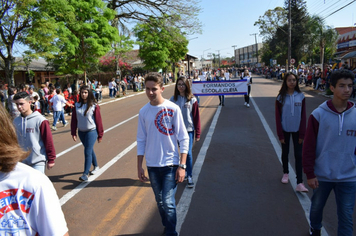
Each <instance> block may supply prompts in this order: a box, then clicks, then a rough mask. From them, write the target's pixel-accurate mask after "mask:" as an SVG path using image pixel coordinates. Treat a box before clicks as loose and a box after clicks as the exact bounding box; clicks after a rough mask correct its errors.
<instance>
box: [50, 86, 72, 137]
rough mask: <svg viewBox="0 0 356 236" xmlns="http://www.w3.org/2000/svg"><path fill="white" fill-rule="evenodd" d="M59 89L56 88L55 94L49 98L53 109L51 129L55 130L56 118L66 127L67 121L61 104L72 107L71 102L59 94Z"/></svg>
mask: <svg viewBox="0 0 356 236" xmlns="http://www.w3.org/2000/svg"><path fill="white" fill-rule="evenodd" d="M61 92H62V91H61V89H59V88H57V89H56V93H57V94H56V95H54V96H53V98H51V100H50V102H51V103H53V105H52V109H53V125H52V128H51V129H52V130H57V127H56V124H57V121H58V119H60V120H61V121H62V124H63V127H66V126H67V125H68V123H67V122H66V120H65V119H64V112H63V106H64V105H67V106H69V107H73V106H74V105H73V104H70V103H69V102H67V101H66V100H65V99H64V97H63V96H62V95H61Z"/></svg>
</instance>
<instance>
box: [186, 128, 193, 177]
mask: <svg viewBox="0 0 356 236" xmlns="http://www.w3.org/2000/svg"><path fill="white" fill-rule="evenodd" d="M188 136H189V149H188V154H187V162H186V164H187V176H192V170H193V154H192V148H193V142H194V131H190V132H188Z"/></svg>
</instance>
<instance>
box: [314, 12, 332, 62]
mask: <svg viewBox="0 0 356 236" xmlns="http://www.w3.org/2000/svg"><path fill="white" fill-rule="evenodd" d="M308 26H309V30H310V34H309V42H310V45H311V46H313V47H314V48H313V50H314V49H315V47H318V48H319V50H318V51H319V53H320V54H319V58H320V61H319V62H320V64H322V65H324V60H325V49H326V48H327V51H328V53H329V54H333V53H335V51H336V41H337V37H338V33H337V31H336V30H335V29H333V28H331V27H330V26H328V25H325V22H324V20H323V19H322V18H321V17H320V16H317V15H314V16H312V17H310V18H309V22H308ZM309 50H310V49H309ZM329 56H331V55H329Z"/></svg>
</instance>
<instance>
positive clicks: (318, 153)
mask: <svg viewBox="0 0 356 236" xmlns="http://www.w3.org/2000/svg"><path fill="white" fill-rule="evenodd" d="M353 79H354V75H353V74H352V73H351V72H350V71H347V70H343V69H342V70H338V71H334V72H333V73H332V75H331V78H330V89H331V91H332V92H333V93H334V96H333V98H332V100H329V101H326V102H324V103H323V104H321V105H320V106H319V107H318V108H317V109H315V110H314V111H313V112H312V114H311V115H310V117H309V120H308V127H307V130H306V135H305V144H304V147H303V167H304V172H305V174H306V175H307V178H308V185H309V186H310V187H311V188H312V189H314V191H313V197H312V199H311V208H310V215H309V219H310V227H311V229H310V231H311V232H310V235H313V236H319V235H320V230H321V228H322V218H323V209H324V206H325V203H326V201H327V199H328V197H329V194H330V192H331V191H332V190H334V194H335V199H336V205H337V216H338V235H350V236H351V235H354V234H353V211H354V206H355V197H356V162H355V160H356V149H355V143H356V135H355V134H356V128H355V127H356V119H355V117H356V109H355V104H354V103H352V102H349V101H348V99H349V98H350V95H351V92H352V86H353Z"/></svg>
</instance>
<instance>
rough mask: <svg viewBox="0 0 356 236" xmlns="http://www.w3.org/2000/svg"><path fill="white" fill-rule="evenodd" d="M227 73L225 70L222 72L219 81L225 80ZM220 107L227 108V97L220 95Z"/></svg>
mask: <svg viewBox="0 0 356 236" xmlns="http://www.w3.org/2000/svg"><path fill="white" fill-rule="evenodd" d="M224 75H225V72H224V70H221V71H220V76H218V77H217V80H225V77H224ZM219 102H220V103H219V106H225V95H219Z"/></svg>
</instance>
